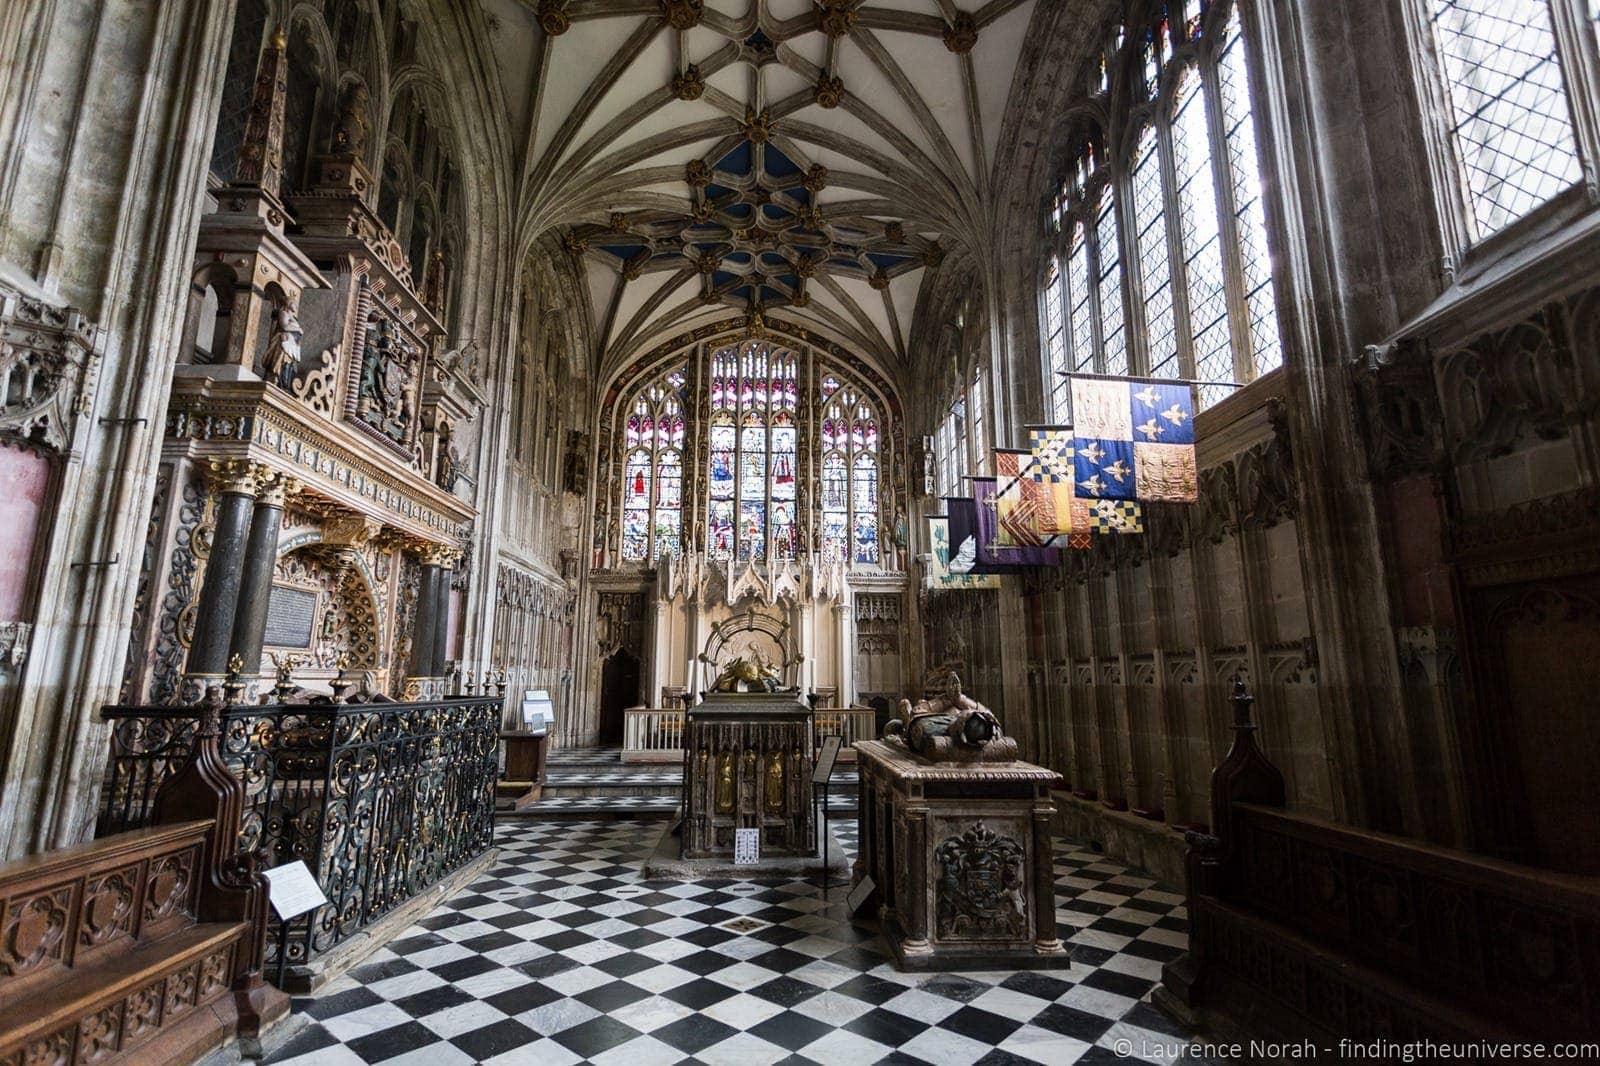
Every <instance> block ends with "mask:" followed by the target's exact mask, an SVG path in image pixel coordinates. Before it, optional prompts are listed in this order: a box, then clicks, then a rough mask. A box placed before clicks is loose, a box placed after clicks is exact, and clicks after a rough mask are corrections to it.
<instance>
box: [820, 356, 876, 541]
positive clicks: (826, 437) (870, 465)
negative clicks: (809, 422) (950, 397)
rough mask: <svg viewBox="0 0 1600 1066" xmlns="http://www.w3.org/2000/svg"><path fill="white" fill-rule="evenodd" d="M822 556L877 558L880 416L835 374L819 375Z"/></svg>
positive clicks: (857, 392)
mask: <svg viewBox="0 0 1600 1066" xmlns="http://www.w3.org/2000/svg"><path fill="white" fill-rule="evenodd" d="M821 399H822V420H821V423H820V429H821V441H822V494H821V504H822V507H821V510H822V558H823V561H824V562H842V561H845V560H850V561H853V562H857V563H863V564H869V565H870V564H875V563H877V562H878V561H879V546H878V519H879V506H878V433H879V428H878V418H877V415H876V414H875V413H874V411H873V408H872V405H871V404H870V403H868V402H867V400H866V398H865V397H864V396H862V395H861V393H860V392H859V391H858V390H857V389H855V388H854V387H853V386H849V385H846V384H844V383H843V382H842V381H841V379H840V378H839V376H838V375H837V374H833V373H827V374H824V375H823V378H822V395H821Z"/></svg>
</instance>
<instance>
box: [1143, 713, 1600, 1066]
mask: <svg viewBox="0 0 1600 1066" xmlns="http://www.w3.org/2000/svg"><path fill="white" fill-rule="evenodd" d="M1250 703H1251V697H1250V696H1249V695H1248V694H1247V693H1246V692H1245V691H1244V687H1243V685H1236V686H1235V691H1234V731H1235V737H1234V742H1233V746H1232V748H1231V749H1230V750H1229V752H1228V755H1227V757H1226V758H1225V759H1224V760H1223V762H1222V764H1221V765H1219V766H1218V767H1217V769H1216V771H1215V772H1214V773H1213V775H1212V807H1211V817H1212V826H1213V831H1214V833H1215V835H1214V836H1207V835H1204V834H1196V833H1191V834H1189V843H1190V848H1189V854H1188V871H1187V872H1188V908H1189V927H1190V928H1189V949H1188V951H1187V953H1186V954H1184V955H1183V956H1181V957H1180V958H1178V959H1176V960H1174V961H1173V962H1171V963H1168V964H1167V966H1166V967H1165V969H1164V971H1163V975H1162V986H1161V988H1160V989H1158V991H1157V1001H1158V1002H1159V1003H1161V1004H1162V1005H1163V1006H1165V1007H1167V1008H1168V1009H1169V1010H1171V1011H1172V1012H1173V1013H1177V1014H1179V1015H1180V1016H1182V1017H1185V1019H1186V1020H1189V1021H1193V1022H1199V1023H1202V1024H1205V1023H1209V1025H1210V1027H1212V1028H1218V1027H1220V1028H1222V1029H1225V1030H1236V1032H1233V1033H1229V1034H1227V1035H1230V1036H1234V1035H1244V1036H1259V1037H1262V1038H1266V1039H1287V1040H1297V1039H1301V1038H1305V1037H1312V1038H1316V1039H1319V1040H1320V1041H1321V1042H1322V1045H1323V1046H1325V1047H1326V1046H1332V1045H1333V1044H1336V1043H1337V1042H1338V1041H1339V1040H1340V1039H1350V1040H1356V1041H1361V1042H1364V1043H1369V1044H1370V1042H1372V1041H1376V1040H1383V1041H1394V1042H1400V1043H1405V1042H1409V1041H1418V1040H1424V1039H1431V1040H1434V1041H1437V1042H1443V1043H1461V1042H1465V1041H1469V1040H1482V1039H1489V1040H1498V1041H1516V1040H1522V1041H1533V1042H1543V1043H1545V1044H1547V1045H1548V1044H1551V1043H1554V1042H1558V1041H1566V1040H1571V1041H1593V1040H1595V1039H1596V1038H1597V1037H1600V879H1596V878H1582V877H1572V876H1567V875H1562V874H1555V873H1550V872H1547V871H1542V870H1535V869H1531V868H1528V867H1523V866H1517V865H1515V864H1512V863H1506V862H1500V861H1498V860H1495V859H1489V858H1485V857H1483V856H1478V855H1472V854H1470V853H1466V852H1461V851H1454V850H1451V849H1448V848H1440V847H1434V846H1432V845H1429V844H1424V843H1420V842H1418V841H1414V840H1407V839H1404V838H1401V837H1395V836H1389V835H1385V834H1381V833H1371V832H1366V831H1364V830H1360V829H1354V828H1351V827H1349V826H1342V825H1336V824H1333V823H1330V822H1326V821H1322V820H1320V819H1316V818H1311V817H1308V816H1305V815H1299V814H1294V813H1291V812H1289V811H1286V810H1284V809H1283V808H1284V784H1283V775H1282V774H1281V773H1279V771H1278V770H1277V768H1276V767H1274V766H1273V765H1272V764H1271V763H1270V762H1269V761H1268V760H1267V758H1266V756H1265V755H1264V754H1263V753H1262V752H1261V750H1260V748H1259V747H1258V746H1257V745H1256V742H1255V737H1254V729H1255V727H1254V725H1252V724H1251V722H1250ZM1366 1057H1368V1058H1370V1059H1373V1060H1375V1061H1379V1060H1389V1059H1394V1060H1400V1059H1402V1058H1403V1054H1402V1053H1401V1052H1399V1051H1398V1050H1396V1051H1395V1052H1394V1053H1393V1054H1387V1053H1386V1054H1382V1055H1368V1056H1366Z"/></svg>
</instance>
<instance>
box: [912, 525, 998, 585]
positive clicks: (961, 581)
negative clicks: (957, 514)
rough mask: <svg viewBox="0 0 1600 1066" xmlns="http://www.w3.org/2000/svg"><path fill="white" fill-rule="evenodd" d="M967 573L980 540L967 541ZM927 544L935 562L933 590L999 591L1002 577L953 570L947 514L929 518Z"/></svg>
mask: <svg viewBox="0 0 1600 1066" xmlns="http://www.w3.org/2000/svg"><path fill="white" fill-rule="evenodd" d="M968 541H969V546H968V549H967V550H968V556H967V559H966V562H965V567H966V570H968V571H970V569H971V567H972V553H973V552H975V551H976V550H977V540H976V539H975V538H968ZM928 543H929V544H930V545H931V546H932V552H931V553H930V554H931V555H932V560H931V562H930V565H929V569H928V587H929V588H930V589H997V588H999V587H1000V578H999V577H997V576H995V575H993V574H973V573H969V572H962V573H956V572H954V571H952V570H951V568H950V519H949V516H947V515H942V514H940V515H929V516H928Z"/></svg>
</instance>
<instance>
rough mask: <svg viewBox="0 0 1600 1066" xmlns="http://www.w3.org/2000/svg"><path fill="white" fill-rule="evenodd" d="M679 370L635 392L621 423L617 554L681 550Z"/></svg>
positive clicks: (632, 557) (648, 555)
mask: <svg viewBox="0 0 1600 1066" xmlns="http://www.w3.org/2000/svg"><path fill="white" fill-rule="evenodd" d="M683 384H684V376H683V371H682V370H681V369H679V370H675V371H672V372H670V373H668V374H665V375H663V376H662V377H661V378H660V379H659V380H658V381H657V382H655V383H654V384H652V385H650V386H648V387H646V388H644V389H642V390H640V392H639V395H638V396H637V397H635V399H634V401H633V405H632V406H631V407H630V408H629V409H628V416H627V418H626V420H625V421H624V423H623V435H622V442H623V448H624V461H623V467H622V473H623V482H622V557H623V558H624V559H626V560H629V561H633V562H640V561H644V560H646V559H656V558H660V557H661V556H663V555H671V556H674V557H676V556H680V555H682V554H683V444H684V433H685V428H686V426H685V422H684V417H683Z"/></svg>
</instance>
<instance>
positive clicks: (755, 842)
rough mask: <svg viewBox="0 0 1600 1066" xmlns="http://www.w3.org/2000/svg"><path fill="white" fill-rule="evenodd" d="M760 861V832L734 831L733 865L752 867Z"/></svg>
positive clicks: (754, 830) (749, 830)
mask: <svg viewBox="0 0 1600 1066" xmlns="http://www.w3.org/2000/svg"><path fill="white" fill-rule="evenodd" d="M760 861H761V830H759V829H735V830H734V831H733V864H734V865H735V866H754V865H755V864H756V863H758V862H760Z"/></svg>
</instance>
